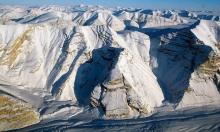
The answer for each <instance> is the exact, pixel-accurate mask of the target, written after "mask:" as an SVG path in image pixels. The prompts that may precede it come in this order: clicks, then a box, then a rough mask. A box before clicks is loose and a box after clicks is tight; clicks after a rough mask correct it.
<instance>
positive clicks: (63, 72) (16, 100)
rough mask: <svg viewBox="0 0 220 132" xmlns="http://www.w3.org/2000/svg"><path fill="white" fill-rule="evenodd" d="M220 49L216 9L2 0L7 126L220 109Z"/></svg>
mask: <svg viewBox="0 0 220 132" xmlns="http://www.w3.org/2000/svg"><path fill="white" fill-rule="evenodd" d="M219 53H220V20H219V16H218V13H215V12H199V11H183V10H182V11H176V10H144V9H133V8H128V9H125V8H105V7H101V6H82V5H81V6H70V7H62V6H46V7H20V6H2V7H0V93H1V94H0V102H1V104H0V106H1V107H0V131H1V130H10V129H17V128H22V127H25V126H29V125H33V124H36V123H37V124H36V125H34V126H33V127H32V126H30V127H29V128H27V129H29V130H31V129H32V128H33V130H36V129H43V128H44V127H45V128H47V129H54V128H56V125H57V126H59V125H63V124H65V123H66V127H67V126H71V127H73V126H77V124H82V122H85V123H86V122H93V121H94V120H95V119H101V120H103V122H104V123H105V122H106V121H108V120H111V122H110V124H114V123H113V122H112V119H114V120H116V119H117V120H120V121H124V122H126V121H125V119H126V120H127V119H134V118H140V119H137V121H139V122H140V121H142V120H145V121H148V120H149V119H151V117H152V119H154V118H158V117H157V116H156V117H154V115H155V114H159V113H162V114H159V115H163V114H164V113H169V114H170V115H172V114H173V113H177V114H175V115H181V114H179V113H181V112H183V111H190V112H188V114H189V115H191V116H192V115H193V114H192V113H197V114H198V113H201V114H202V113H204V111H206V112H207V111H213V110H214V111H217V110H219V106H220V103H219V101H220V93H219V92H220V54H219ZM200 108H204V109H203V110H204V111H203V112H201V111H200V112H198V111H199V109H200ZM15 113H17V114H15ZM216 113H217V116H216V119H217V117H219V113H218V112H216ZM169 114H167V115H169ZM83 115H84V116H83ZM191 116H189V119H191V118H190V117H191ZM145 117H149V119H148V118H145ZM142 118H143V119H142ZM177 118H178V117H177ZM207 118H209V117H207ZM122 119H123V120H122ZM161 119H163V116H161ZM196 119H197V120H198V122H199V121H200V120H201V119H200V116H199V117H198V118H196ZM196 119H195V120H196ZM211 119H212V116H210V120H211ZM72 120H74V121H72ZM68 121H72V122H74V124H68ZM120 121H119V123H120ZM133 121H134V120H132V121H131V122H133ZM190 121H191V120H190ZM211 121H212V122H213V124H215V123H216V122H215V121H216V120H215V118H214V119H212V120H211ZM56 122H57V124H56ZM45 123H46V124H48V125H41V124H45ZM128 123H129V121H128ZM161 123H162V124H163V122H161ZM210 123H211V122H210ZM5 124H6V125H5ZM17 124H19V125H17ZM95 124H97V123H96V122H95ZM98 124H100V122H99V123H98ZM177 124H178V121H177ZM180 124H181V123H180ZM203 125H204V124H203ZM136 126H137V127H138V125H136ZM140 127H142V126H141V125H140ZM203 127H206V126H203ZM147 128H148V127H147ZM147 128H146V129H147ZM213 128H214V129H215V130H217V129H218V130H219V129H220V126H218V125H217V127H216V126H215V127H213ZM61 129H63V128H62V127H61ZM155 129H157V128H155ZM176 129H177V128H175V129H174V130H176ZM204 129H206V128H204Z"/></svg>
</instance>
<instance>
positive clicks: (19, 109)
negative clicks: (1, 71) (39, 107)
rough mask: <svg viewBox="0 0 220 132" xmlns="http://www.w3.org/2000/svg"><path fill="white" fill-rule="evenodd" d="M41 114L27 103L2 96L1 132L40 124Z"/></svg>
mask: <svg viewBox="0 0 220 132" xmlns="http://www.w3.org/2000/svg"><path fill="white" fill-rule="evenodd" d="M39 121H40V120H39V114H38V113H37V112H36V111H35V110H34V109H33V108H32V107H31V106H30V105H29V104H27V103H24V102H22V101H19V100H15V99H13V98H12V97H9V96H5V95H0V131H5V130H12V129H18V128H22V127H25V126H29V125H32V124H35V123H38V122H39Z"/></svg>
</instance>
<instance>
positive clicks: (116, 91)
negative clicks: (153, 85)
mask: <svg viewBox="0 0 220 132" xmlns="http://www.w3.org/2000/svg"><path fill="white" fill-rule="evenodd" d="M91 105H92V106H93V107H99V106H100V107H103V109H104V111H105V115H106V117H107V118H128V117H131V116H132V114H133V113H134V112H136V111H138V112H139V114H149V113H150V112H151V111H150V108H148V106H147V105H146V103H145V102H144V101H143V100H142V98H141V97H140V96H138V94H137V93H136V92H135V90H134V89H132V87H131V86H130V84H129V83H128V82H127V81H126V79H125V78H124V76H123V74H122V73H121V72H120V70H119V68H118V67H117V66H116V67H115V68H114V69H112V71H111V72H110V74H109V76H108V77H107V78H106V79H105V81H104V82H103V83H102V84H101V85H99V86H97V87H95V89H94V90H93V92H92V96H91Z"/></svg>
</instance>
